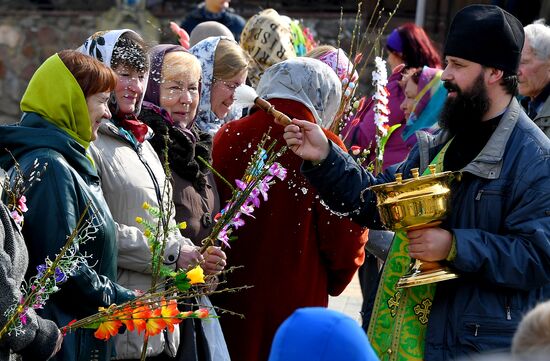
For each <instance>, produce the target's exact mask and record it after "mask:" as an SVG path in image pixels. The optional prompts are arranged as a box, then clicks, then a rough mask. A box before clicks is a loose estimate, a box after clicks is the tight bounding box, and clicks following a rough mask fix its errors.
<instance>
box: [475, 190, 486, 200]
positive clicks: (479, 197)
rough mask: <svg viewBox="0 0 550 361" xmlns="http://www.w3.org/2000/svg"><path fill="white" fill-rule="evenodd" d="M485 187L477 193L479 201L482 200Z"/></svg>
mask: <svg viewBox="0 0 550 361" xmlns="http://www.w3.org/2000/svg"><path fill="white" fill-rule="evenodd" d="M483 191H484V190H483V189H480V190H479V192H477V195H476V201H479V200H481V196H482V195H483Z"/></svg>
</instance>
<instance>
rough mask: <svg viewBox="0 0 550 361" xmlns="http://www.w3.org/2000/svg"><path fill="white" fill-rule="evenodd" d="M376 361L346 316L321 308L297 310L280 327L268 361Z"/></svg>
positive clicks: (362, 337)
mask: <svg viewBox="0 0 550 361" xmlns="http://www.w3.org/2000/svg"><path fill="white" fill-rule="evenodd" d="M302 360H308V361H324V360H346V361H377V360H378V357H377V356H376V354H375V353H374V350H373V349H372V347H371V345H370V342H369V340H368V338H367V335H366V334H365V332H364V331H363V330H362V329H361V327H360V326H359V325H358V324H357V322H356V321H355V320H353V319H351V318H350V317H349V316H346V315H345V314H343V313H341V312H337V311H334V310H330V309H327V308H324V307H306V308H299V309H297V310H296V311H294V313H292V315H290V317H288V318H287V319H286V320H285V322H283V323H282V324H281V326H280V327H279V329H278V330H277V333H276V334H275V337H274V339H273V345H272V347H271V353H270V355H269V361H302Z"/></svg>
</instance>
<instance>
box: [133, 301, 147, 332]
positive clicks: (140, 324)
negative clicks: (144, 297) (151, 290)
mask: <svg viewBox="0 0 550 361" xmlns="http://www.w3.org/2000/svg"><path fill="white" fill-rule="evenodd" d="M149 317H151V309H150V308H149V307H148V306H147V305H144V306H139V307H137V308H135V309H134V311H133V313H132V318H133V319H134V326H135V328H136V329H137V331H138V334H141V332H142V331H144V330H145V329H146V328H147V320H148V319H149Z"/></svg>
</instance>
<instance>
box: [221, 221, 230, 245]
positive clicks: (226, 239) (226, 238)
mask: <svg viewBox="0 0 550 361" xmlns="http://www.w3.org/2000/svg"><path fill="white" fill-rule="evenodd" d="M218 239H219V240H220V241H222V242H223V244H225V245H226V246H227V248H231V246H230V245H229V236H228V235H227V226H225V227H223V228H222V230H221V231H220V233H218Z"/></svg>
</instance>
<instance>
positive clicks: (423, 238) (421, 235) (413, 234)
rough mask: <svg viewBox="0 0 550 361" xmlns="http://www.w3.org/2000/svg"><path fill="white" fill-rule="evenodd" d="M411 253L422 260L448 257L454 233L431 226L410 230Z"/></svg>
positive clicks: (433, 260) (438, 259)
mask: <svg viewBox="0 0 550 361" xmlns="http://www.w3.org/2000/svg"><path fill="white" fill-rule="evenodd" d="M407 237H408V238H409V255H410V256H411V257H412V258H415V259H418V260H420V261H429V262H435V261H441V260H444V259H446V258H447V256H448V255H449V252H450V251H451V246H452V243H453V234H452V233H451V232H449V231H447V230H445V229H443V228H439V227H430V228H422V229H417V230H414V231H408V232H407Z"/></svg>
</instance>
